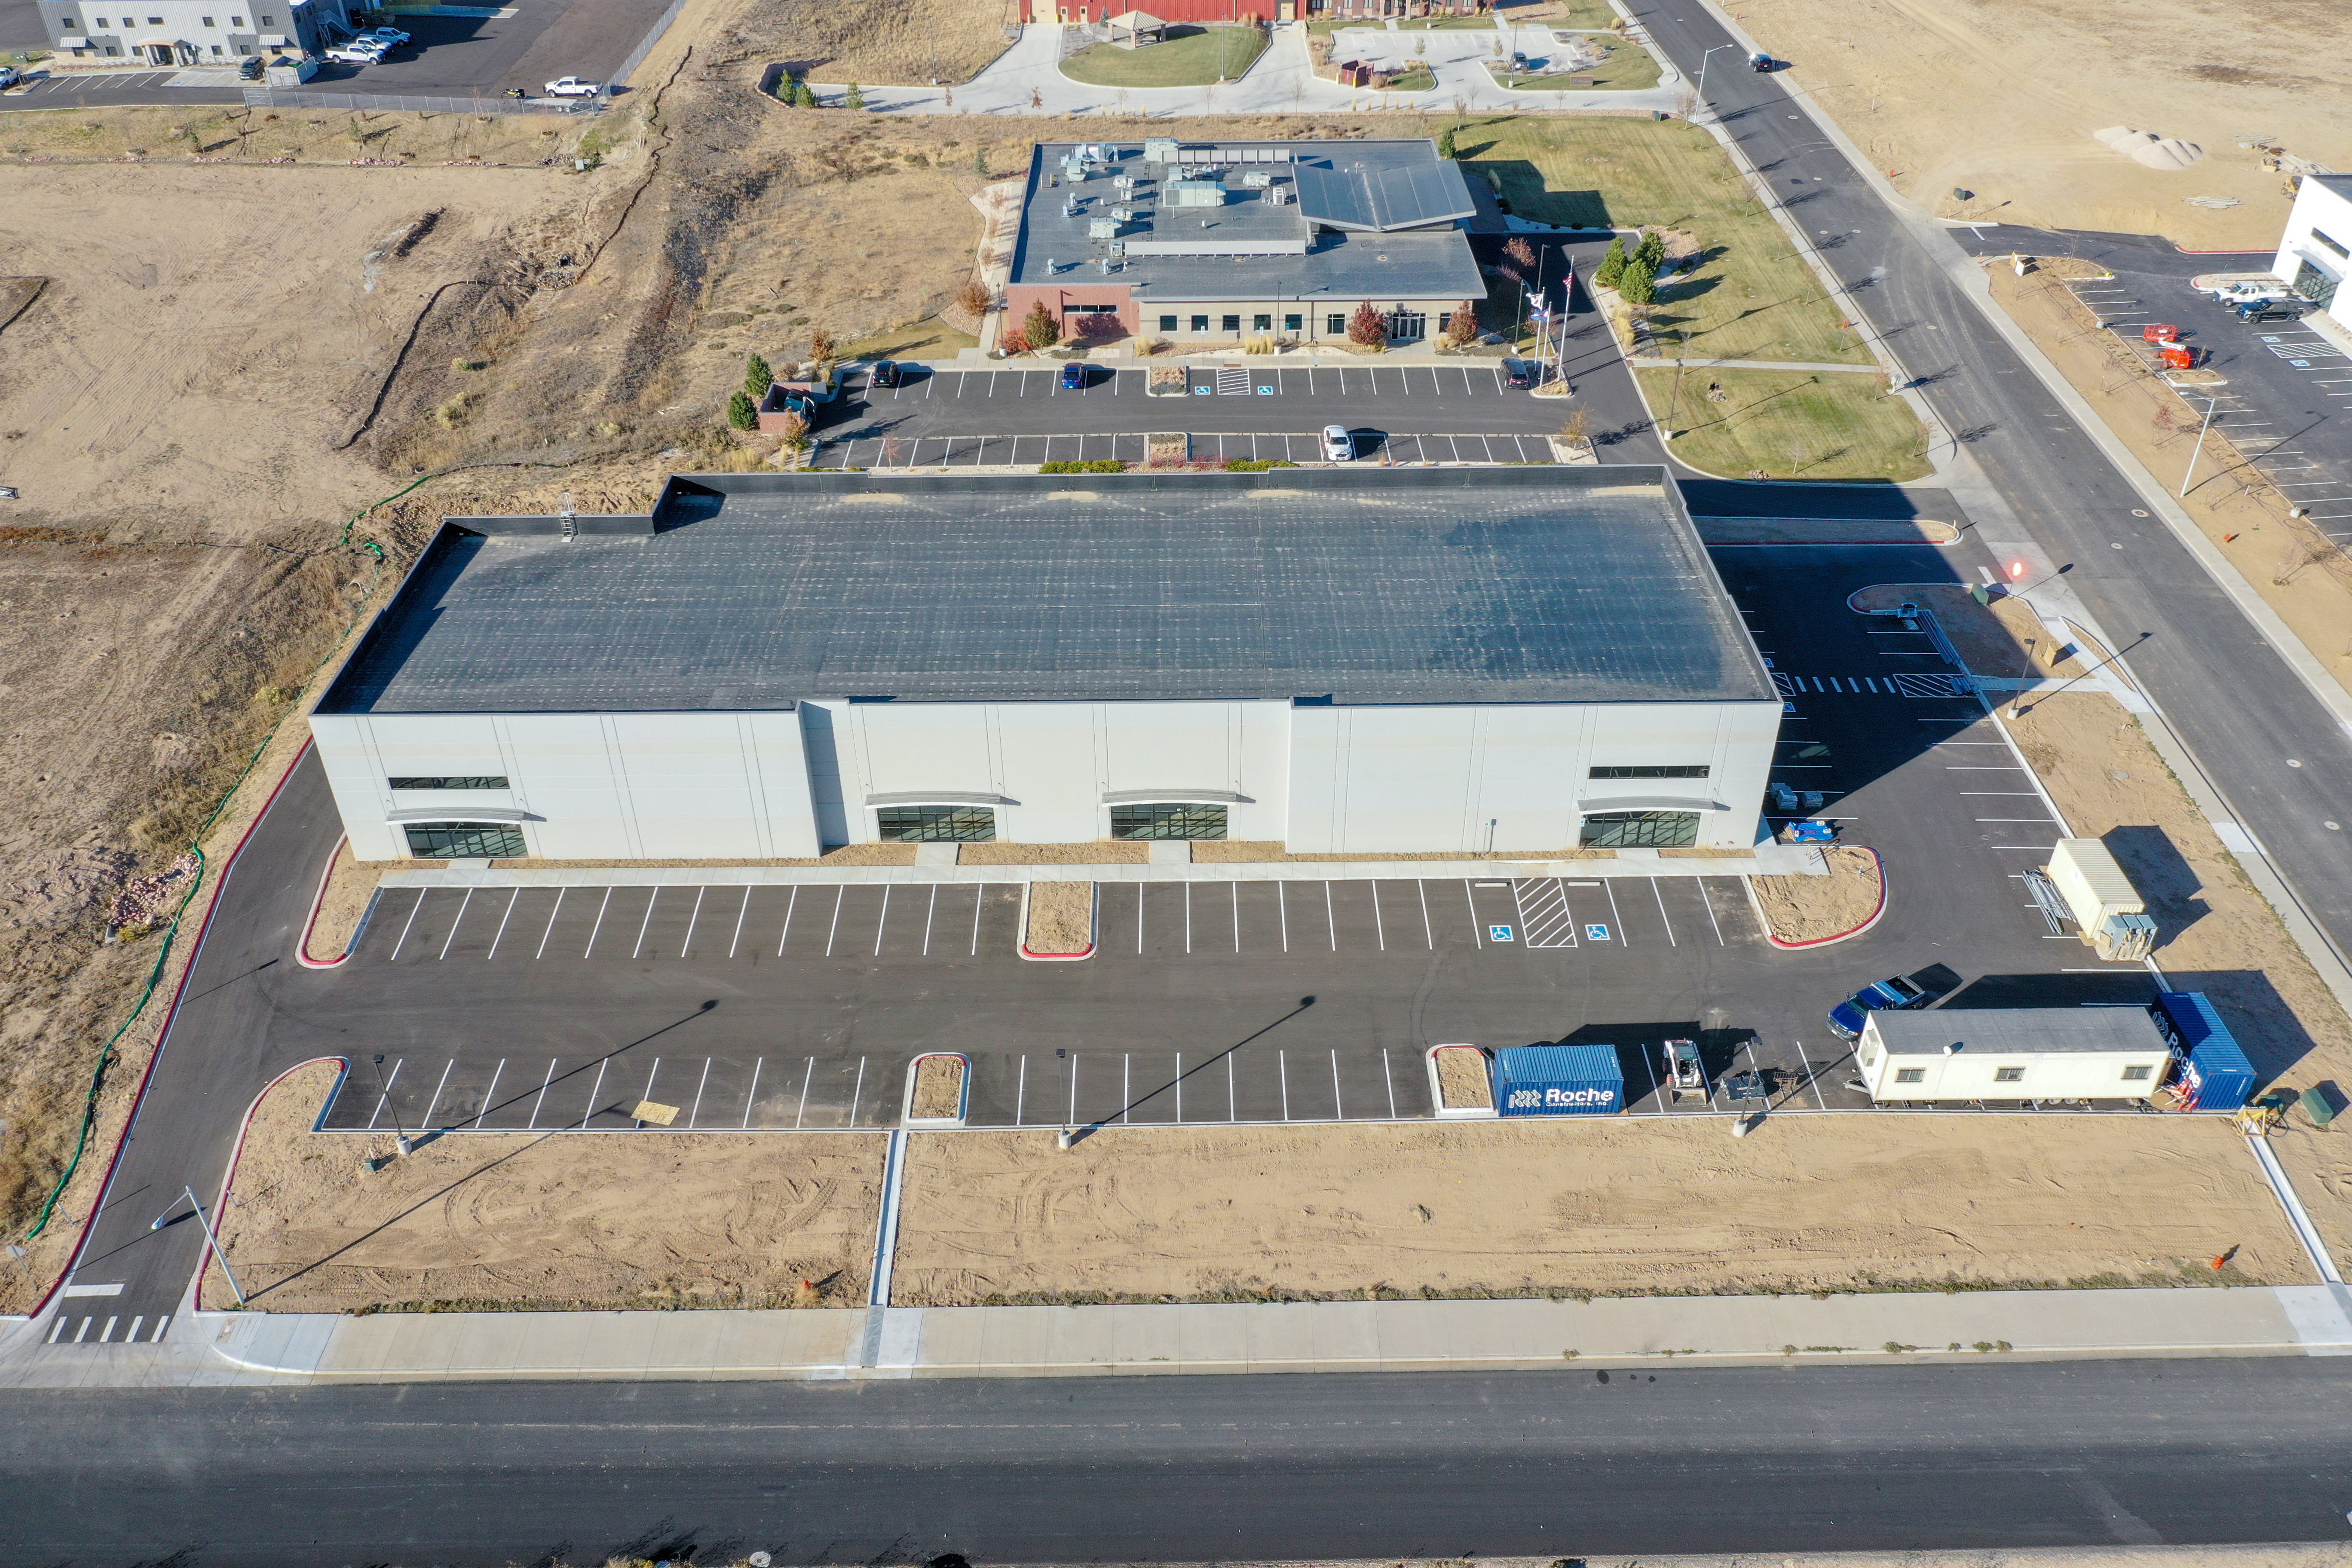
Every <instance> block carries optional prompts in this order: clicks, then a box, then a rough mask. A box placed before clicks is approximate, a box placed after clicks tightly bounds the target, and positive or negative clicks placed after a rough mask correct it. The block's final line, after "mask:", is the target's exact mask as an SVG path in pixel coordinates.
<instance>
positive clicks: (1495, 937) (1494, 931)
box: [1486, 926, 1512, 942]
mask: <svg viewBox="0 0 2352 1568" xmlns="http://www.w3.org/2000/svg"><path fill="white" fill-rule="evenodd" d="M1486 940H1487V941H1488V942H1509V941H1511V940H1512V938H1511V928H1510V927H1508V926H1488V927H1487V928H1486Z"/></svg>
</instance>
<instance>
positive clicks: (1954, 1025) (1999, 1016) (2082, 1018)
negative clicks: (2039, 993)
mask: <svg viewBox="0 0 2352 1568" xmlns="http://www.w3.org/2000/svg"><path fill="white" fill-rule="evenodd" d="M1854 1051H1855V1059H1856V1061H1857V1062H1859V1063H1860V1065H1861V1068H1862V1080H1863V1082H1864V1085H1865V1086H1867V1087H1868V1089H1869V1090H1870V1096H1871V1098H1872V1099H1873V1100H1875V1101H1877V1102H1878V1103H1880V1104H1887V1103H1901V1102H1906V1101H1915V1102H1916V1101H1930V1102H1933V1101H1942V1102H1945V1103H1955V1102H1959V1103H1968V1102H1981V1103H1986V1104H1990V1103H1992V1102H1994V1101H2010V1102H2012V1103H2014V1102H2021V1101H2025V1100H2146V1099H2147V1097H2148V1096H2150V1095H2152V1094H2154V1093H2155V1092H2156V1090H2157V1089H2158V1087H2159V1086H2160V1085H2162V1084H2163V1082H2164V1078H2165V1073H2166V1070H2167V1069H2168V1067H2169V1065H2170V1063H2171V1060H2172V1051H2171V1047H2170V1046H2169V1045H2168V1044H2167V1043H2166V1041H2165V1037H2164V1034H2163V1032H2162V1030H2160V1029H2159V1028H2158V1026H2157V1023H2156V1020H2155V1018H2154V1017H2153V1016H2150V1014H2149V1013H2148V1010H2147V1008H2145V1007H2139V1006H2128V1007H1985V1008H1946V1009H1940V1010H1937V1011H1933V1012H1927V1013H1889V1012H1878V1013H1873V1014H1871V1015H1870V1016H1869V1021H1868V1022H1867V1023H1865V1024H1864V1026H1863V1031H1862V1038H1861V1040H1860V1042H1859V1043H1858V1044H1857V1045H1856V1046H1855V1047H1854Z"/></svg>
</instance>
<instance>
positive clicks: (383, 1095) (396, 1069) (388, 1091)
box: [367, 1057, 408, 1132]
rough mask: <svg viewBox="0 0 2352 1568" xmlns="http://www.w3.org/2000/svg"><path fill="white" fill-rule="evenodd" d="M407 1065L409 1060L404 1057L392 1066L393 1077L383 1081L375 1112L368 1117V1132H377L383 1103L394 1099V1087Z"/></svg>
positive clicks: (376, 1099)
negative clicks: (401, 1071) (376, 1124)
mask: <svg viewBox="0 0 2352 1568" xmlns="http://www.w3.org/2000/svg"><path fill="white" fill-rule="evenodd" d="M407 1065H408V1058H406V1057H403V1058H400V1059H399V1060H398V1061H396V1062H394V1063H393V1064H392V1076H391V1077H390V1078H387V1079H384V1080H383V1085H382V1087H381V1089H380V1090H379V1092H378V1093H377V1095H376V1097H375V1110H373V1112H372V1113H370V1115H369V1117H368V1123H367V1131H371V1132H373V1131H375V1119H376V1118H377V1117H379V1116H382V1115H383V1102H384V1101H385V1100H390V1099H391V1098H392V1086H393V1085H394V1084H395V1083H398V1082H399V1081H400V1069H401V1068H404V1067H406V1066H407ZM376 1070H377V1071H379V1072H381V1071H382V1070H383V1069H382V1068H377V1069H376Z"/></svg>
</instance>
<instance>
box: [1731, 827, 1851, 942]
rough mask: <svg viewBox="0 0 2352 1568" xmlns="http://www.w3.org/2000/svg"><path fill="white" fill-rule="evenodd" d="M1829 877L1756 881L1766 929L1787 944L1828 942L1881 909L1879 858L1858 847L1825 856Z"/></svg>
mask: <svg viewBox="0 0 2352 1568" xmlns="http://www.w3.org/2000/svg"><path fill="white" fill-rule="evenodd" d="M1823 853H1824V856H1825V858H1827V859H1828V861H1829V863H1830V874H1829V875H1828V876H1826V877H1750V878H1748V887H1749V888H1751V889H1754V890H1755V894H1756V907H1757V910H1758V911H1759V913H1760V914H1762V915H1763V917H1764V929H1765V930H1766V931H1769V932H1770V933H1771V934H1772V935H1773V936H1775V937H1777V938H1779V939H1780V941H1782V942H1822V941H1824V940H1826V939H1828V938H1830V937H1833V936H1843V935H1844V934H1845V933H1846V932H1848V931H1852V930H1853V929H1854V928H1855V927H1856V926H1859V925H1860V924H1862V922H1863V921H1866V920H1868V919H1869V918H1870V916H1871V911H1872V910H1875V909H1877V908H1878V897H1879V892H1880V873H1879V868H1878V857H1877V856H1875V855H1873V854H1872V853H1871V852H1870V851H1869V850H1867V849H1864V848H1862V847H1859V846H1856V845H1850V844H1840V845H1836V846H1833V847H1831V848H1830V849H1828V850H1826V851H1824V852H1823Z"/></svg>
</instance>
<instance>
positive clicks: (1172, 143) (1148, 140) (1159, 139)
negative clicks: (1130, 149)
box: [1143, 136, 1183, 163]
mask: <svg viewBox="0 0 2352 1568" xmlns="http://www.w3.org/2000/svg"><path fill="white" fill-rule="evenodd" d="M1182 145H1183V143H1181V142H1178V141H1177V140H1176V138H1174V137H1173V136H1147V137H1145V138H1144V139H1143V161H1144V162H1145V163H1174V162H1176V150H1177V149H1178V148H1179V147H1181V146H1182Z"/></svg>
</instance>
